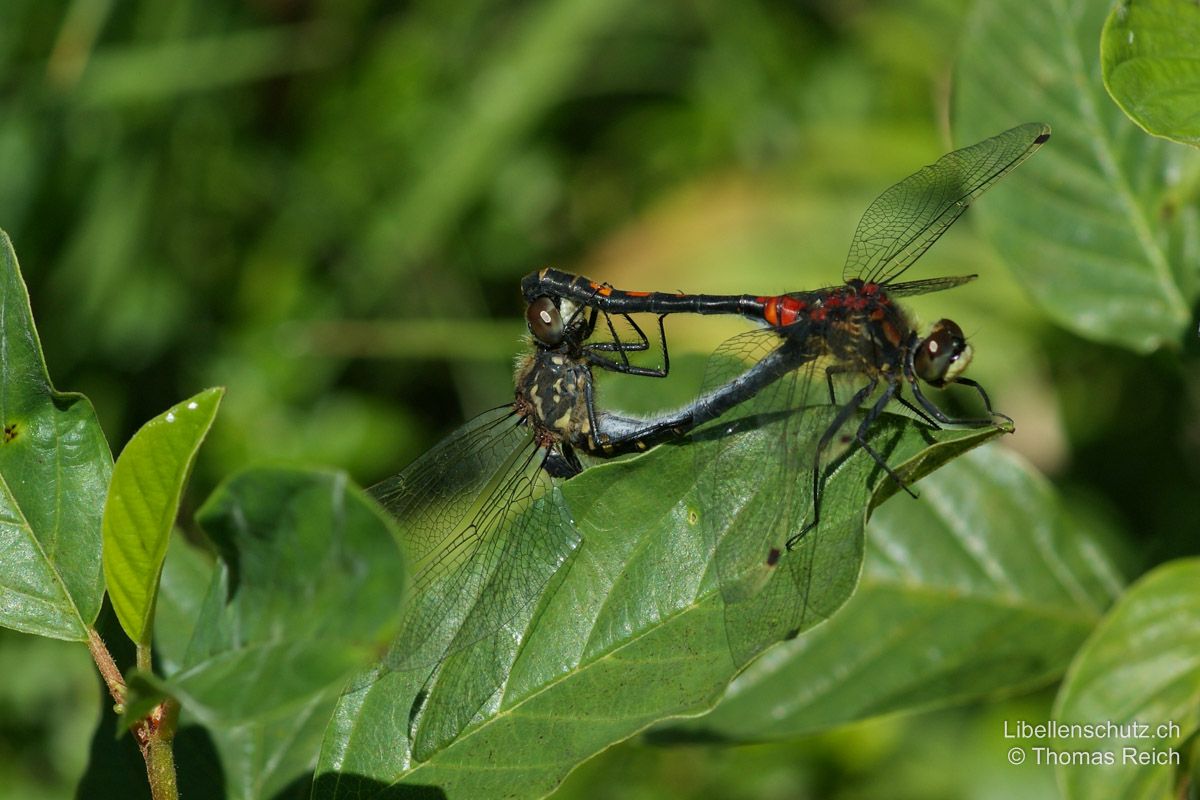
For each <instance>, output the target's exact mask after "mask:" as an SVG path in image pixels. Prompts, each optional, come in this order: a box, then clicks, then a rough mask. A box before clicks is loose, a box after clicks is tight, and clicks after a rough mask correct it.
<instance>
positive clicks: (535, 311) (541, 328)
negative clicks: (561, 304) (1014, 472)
mask: <svg viewBox="0 0 1200 800" xmlns="http://www.w3.org/2000/svg"><path fill="white" fill-rule="evenodd" d="M525 324H526V325H528V326H529V332H530V333H531V334H533V338H534V339H537V341H538V343H540V344H543V345H545V346H546V347H558V346H559V345H560V344H562V340H563V334H564V331H565V326H564V325H563V319H562V314H561V313H559V310H558V306H557V305H555V304H554V301H553V300H551V299H550V298H549V297H539V298H537V299H536V300H534V301H533V302H531V303H530V304H529V305H528V306H527V307H526V308H525Z"/></svg>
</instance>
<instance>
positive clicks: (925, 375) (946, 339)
mask: <svg viewBox="0 0 1200 800" xmlns="http://www.w3.org/2000/svg"><path fill="white" fill-rule="evenodd" d="M970 360H971V347H970V345H968V344H967V337H966V336H964V335H963V332H962V328H960V327H958V324H957V323H955V322H953V321H951V320H948V319H943V320H940V321H938V323H937V324H936V325H934V326H933V330H931V331H930V332H929V335H928V336H926V337H925V338H924V339H922V340H921V341H920V342H919V343H918V344H917V352H916V353H915V354H914V355H913V371H914V372H916V373H917V377H918V378H920V379H921V380H923V381H925V382H926V383H928V384H929V385H931V386H936V387H941V386H944V385H946V383H947V382H949V381H952V380H954V379H955V378H956V377H958V375H959V374H960V373H961V372H962V371H963V370H964V369H966V367H967V363H968V362H969V361H970Z"/></svg>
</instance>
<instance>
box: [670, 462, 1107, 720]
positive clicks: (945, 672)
mask: <svg viewBox="0 0 1200 800" xmlns="http://www.w3.org/2000/svg"><path fill="white" fill-rule="evenodd" d="M920 489H921V499H920V500H919V501H918V502H902V501H899V500H898V501H895V502H892V503H888V504H887V505H886V506H885V507H883V508H882V509H880V511H879V513H877V514H876V515H875V517H874V518H873V519H872V521H871V525H870V527H869V529H868V535H867V548H866V563H865V566H864V569H863V576H862V580H861V581H860V583H859V586H858V591H857V592H855V594H854V596H853V597H852V598H851V599H850V601H849V602H848V603H846V605H845V607H843V608H842V609H841V610H840V611H839V612H838V613H837V614H836V615H835V616H834V617H833V618H832V619H831V620H829V622H828V623H827V624H825V625H822V626H821V627H819V628H817V629H816V630H813V631H811V632H810V633H809V634H808V635H806V636H803V637H801V638H799V639H797V640H795V641H793V642H785V643H784V644H781V645H779V646H778V647H777V648H775V649H774V650H772V651H771V652H770V653H768V654H767V655H765V656H764V657H763V658H761V659H759V660H758V661H756V662H755V663H753V664H751V665H750V666H749V668H747V669H746V671H745V672H743V673H742V674H741V675H739V676H738V678H737V679H736V680H735V681H734V682H733V683H732V684H731V685H730V687H729V692H728V693H727V695H726V698H725V699H724V700H723V701H722V702H721V704H720V705H718V706H717V707H716V709H714V710H713V711H712V712H711V713H709V714H707V715H706V716H704V717H700V718H698V719H694V720H686V721H684V722H680V723H676V724H673V725H669V726H664V727H663V728H661V729H659V730H658V731H657V732H656V737H659V738H669V739H678V738H699V739H702V740H706V741H711V740H714V739H721V740H727V741H765V740H771V739H781V738H787V737H793V736H798V735H802V734H807V733H812V732H816V731H820V730H824V729H827V728H831V727H834V726H837V725H841V724H844V723H847V722H851V721H854V720H857V719H863V718H865V717H869V716H875V715H878V714H886V713H889V712H893V711H900V710H912V709H916V708H924V707H930V706H936V705H945V704H948V703H954V702H962V701H965V700H968V699H973V698H979V697H985V696H988V695H993V694H996V693H999V692H1004V693H1011V692H1015V691H1019V690H1022V689H1026V688H1029V687H1031V686H1036V685H1039V684H1042V683H1045V682H1046V681H1049V680H1051V679H1053V678H1055V677H1057V676H1058V675H1060V674H1061V673H1062V672H1063V671H1064V670H1065V669H1066V666H1067V664H1068V663H1069V661H1070V659H1071V657H1072V656H1073V655H1074V653H1075V650H1076V649H1077V648H1078V646H1079V644H1080V643H1081V642H1082V641H1083V639H1084V638H1085V637H1086V636H1087V635H1088V634H1089V633H1090V632H1091V630H1092V629H1093V628H1094V626H1095V625H1096V623H1097V622H1098V620H1099V618H1100V614H1101V613H1102V610H1103V609H1104V608H1105V607H1106V606H1107V605H1108V604H1109V603H1110V602H1111V601H1112V599H1113V598H1114V597H1115V595H1116V593H1117V592H1118V590H1119V588H1120V578H1119V577H1118V575H1117V573H1116V571H1115V569H1114V567H1113V565H1112V563H1111V562H1110V561H1109V560H1108V558H1107V557H1105V555H1104V554H1103V553H1102V552H1101V551H1100V550H1099V549H1098V548H1097V545H1096V542H1095V541H1094V540H1093V539H1092V538H1091V537H1090V536H1089V533H1088V531H1086V530H1084V529H1081V527H1080V526H1079V525H1077V524H1075V523H1074V522H1073V521H1072V520H1071V519H1069V518H1067V517H1066V516H1064V514H1063V513H1062V511H1061V509H1060V507H1059V505H1058V502H1057V499H1056V498H1055V496H1054V494H1053V493H1052V490H1051V488H1050V487H1049V486H1047V485H1046V484H1045V482H1044V481H1042V480H1040V479H1039V478H1037V477H1036V476H1035V475H1034V474H1033V473H1032V472H1031V471H1030V470H1029V469H1028V468H1026V467H1025V466H1024V465H1023V464H1022V463H1021V462H1020V461H1019V460H1018V459H1017V458H1016V457H1015V456H1013V455H1010V454H1008V453H1007V451H1005V450H1003V449H1001V448H999V447H985V448H981V449H979V450H975V451H973V452H971V453H969V454H967V455H966V456H965V457H964V458H962V459H960V460H958V461H955V462H954V463H953V464H950V465H949V466H947V467H946V468H945V469H944V470H941V471H939V472H938V473H936V474H935V475H933V476H931V477H930V478H928V479H927V480H925V481H923V482H922V483H921V486H920Z"/></svg>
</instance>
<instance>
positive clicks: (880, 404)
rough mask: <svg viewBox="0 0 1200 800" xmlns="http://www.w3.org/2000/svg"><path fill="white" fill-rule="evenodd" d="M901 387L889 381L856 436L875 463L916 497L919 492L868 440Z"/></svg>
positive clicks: (911, 495) (897, 483)
mask: <svg viewBox="0 0 1200 800" xmlns="http://www.w3.org/2000/svg"><path fill="white" fill-rule="evenodd" d="M899 388H900V385H899V384H898V383H893V382H891V381H889V382H888V385H887V388H886V389H884V391H883V394H882V395H880V396H879V399H878V400H877V401H875V405H873V406H871V410H870V411H868V412H867V416H866V417H864V418H863V421H862V423H861V424H860V425H859V426H858V430H857V431H856V432H855V434H854V438H855V440H856V441H857V442H858V443H859V445H861V446H862V449H863V450H866V451H867V453H868V454H869V455H870V456H871V458H873V459H875V463H876V464H878V465H879V466H881V467H883V470H884V472H886V473H887V474H888V477H890V478H891V479H892V480H894V481H895V482H896V485H897V486H899V487H900V488H901V489H903V490H904V491H906V492H908V494H909V496H910V497H912V498H914V499H915V498H916V496H917V493H916V492H914V491H913V490H912V489H910V488H909V487H908V484H907V483H905V482H904V479H903V478H901V477H900V476H899V475H898V474H896V471H895V470H894V469H892V468H891V467H890V466H888V463H887V461H886V460H884V458H883V456H881V455H879V452H878V451H877V450H876V449H875V448H874V447H872V446H871V445H870V444H869V443H868V442H867V431H868V430H870V428H871V425H872V424H873V423H874V422H875V420H877V419H879V415H880V414H882V413H883V409H884V407H885V406H887V404H888V403H889V402H890V401H891V399H892V397H893V396H895V395H896V393H897V390H898V389H899Z"/></svg>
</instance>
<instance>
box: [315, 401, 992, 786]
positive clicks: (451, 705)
mask: <svg viewBox="0 0 1200 800" xmlns="http://www.w3.org/2000/svg"><path fill="white" fill-rule="evenodd" d="M804 418H805V425H806V426H808V427H811V429H812V430H815V431H818V435H819V431H821V430H824V427H825V426H826V425H827V424H828V422H829V419H830V417H829V415H828V414H822V413H817V412H810V413H808V414H806V415H805V417H804ZM781 422H782V420H776V421H774V422H768V423H766V425H765V426H764V428H763V430H765V431H766V432H767V434H768V435H766V436H763V437H761V439H758V438H750V439H747V440H746V441H747V442H750V443H751V445H752V446H755V447H759V446H767V445H768V443H769V442H770V441H771V437H770V435H769V434H770V432H771V431H772V430H774V429H773V428H772V426H773V425H774V426H778V425H779V424H781ZM876 430H877V433H876V434H875V435H876V437H877V438H876V439H875V440H874V441H875V443H876V445H877V446H878V447H879V448H880V449H881V450H882V451H883V452H884V453H885V454H886V455H887V457H888V459H889V463H892V464H894V465H897V466H898V467H899V469H900V470H901V471H902V472H903V473H904V474H908V475H910V477H912V478H915V477H918V476H919V475H920V474H921V473H922V472H923V471H925V470H927V469H932V468H934V467H936V466H937V465H938V463H940V462H939V460H938V458H939V457H938V456H936V455H935V456H934V457H931V458H928V459H924V460H923V459H922V458H921V456H922V455H928V454H929V450H930V447H929V445H930V439H929V438H927V437H928V436H929V434H928V432H927V431H924V430H922V429H920V428H919V427H917V426H915V425H912V424H911V422H909V421H908V420H904V419H902V418H897V417H886V418H885V419H884V420H881V421H880V423H879V425H878V428H877V429H876ZM776 432H778V431H777V430H776ZM792 433H797V432H796V431H794V430H793V431H792ZM996 433H997V431H996V430H995V429H984V430H975V431H942V432H939V433H938V434H936V441H938V442H940V444H935V445H934V446H933V448H932V450H933V452H934V453H935V454H936V453H941V454H942V455H943V456H944V457H948V456H949V455H950V454H952V453H953V452H954V450H955V449H956V448H957V447H962V446H967V445H968V444H978V443H980V442H982V441H984V440H986V439H988V438H990V437H992V436H994V435H996ZM720 440H721V435H720V434H716V435H704V434H703V433H702V434H701V435H698V436H697V437H695V438H694V439H693V440H692V441H689V442H688V443H687V444H686V445H684V446H664V447H660V448H657V449H656V450H654V451H652V452H651V453H648V454H646V455H645V456H642V457H639V458H634V459H630V460H627V461H623V462H620V463H616V464H609V465H603V466H598V467H595V468H593V469H590V470H588V471H586V472H585V473H584V474H583V475H581V476H579V477H577V478H575V479H573V480H571V481H569V482H567V483H566V484H565V485H564V486H563V487H562V488H561V490H556V491H561V494H562V497H561V498H557V497H555V498H554V500H555V501H556V502H566V503H568V504H569V507H570V509H571V510H572V511H573V512H574V513H573V515H572V516H573V519H574V520H575V522H576V525H577V527H578V530H579V531H580V533H581V534H582V535H583V543H582V544H581V545H580V547H579V549H578V550H576V551H575V553H574V555H573V557H572V559H571V560H570V561H569V562H568V564H567V565H566V566H565V567H564V568H563V569H561V570H560V571H559V572H558V573H557V574H556V575H555V577H554V579H553V580H552V581H551V582H550V584H549V586H547V587H546V589H545V591H544V592H543V593H542V595H541V598H540V600H539V601H538V602H537V603H535V604H531V606H530V607H529V608H527V609H525V611H524V612H522V614H521V615H520V617H519V618H518V619H514V620H513V621H512V622H511V623H510V624H509V625H507V626H506V627H505V629H504V630H503V631H501V632H500V633H498V634H497V635H496V636H494V637H492V638H490V639H486V640H484V641H481V642H478V643H477V644H475V645H473V646H471V647H469V648H467V649H465V650H462V651H459V652H456V653H453V654H451V655H450V656H449V657H448V658H446V659H445V660H444V661H443V662H442V663H441V664H440V665H438V666H437V667H436V668H433V669H432V670H431V669H430V668H426V669H424V670H417V669H414V670H410V671H408V672H403V673H401V672H395V671H392V672H387V671H382V672H380V673H378V674H376V675H374V676H373V680H372V681H370V682H367V683H364V684H362V685H359V686H357V687H356V688H355V690H353V691H351V692H349V693H347V695H346V696H345V697H344V698H343V699H342V701H341V702H340V704H339V707H338V710H337V712H336V714H335V716H334V719H333V722H332V724H331V725H330V728H329V730H328V731H327V734H326V740H325V745H324V748H323V752H322V758H321V763H320V767H319V772H318V779H317V783H316V796H319V797H347V796H356V797H358V796H364V795H365V796H374V794H373V793H374V792H380V791H382V790H383V789H384V787H388V786H392V785H393V784H397V783H400V784H403V785H404V786H398V787H394V791H395V792H396V794H397V795H400V794H403V793H404V789H405V788H411V789H413V790H414V791H416V787H418V786H436V787H439V788H440V789H442V790H444V791H445V792H446V793H447V795H448V796H451V797H496V796H510V797H538V796H542V795H544V794H546V793H547V792H549V791H550V790H552V789H553V788H554V787H555V786H556V785H557V784H558V783H559V782H560V781H561V780H562V779H563V777H564V776H565V775H566V774H567V772H569V771H570V770H571V769H572V768H573V767H574V766H575V765H576V764H578V763H579V762H581V761H583V760H584V759H586V758H588V757H590V756H591V755H593V754H595V753H597V752H599V751H600V750H602V749H604V748H605V747H607V746H608V745H610V744H612V743H613V742H616V741H620V740H622V739H624V738H627V737H629V736H631V735H633V734H635V733H637V732H638V731H639V730H642V729H644V728H646V727H647V726H649V725H651V724H653V723H654V722H655V721H657V720H659V719H662V718H663V717H667V716H672V715H677V714H686V713H693V714H694V713H697V712H699V711H702V710H704V709H706V708H708V707H710V706H711V705H712V704H713V703H714V702H715V701H716V700H717V698H718V697H719V696H720V694H721V692H722V691H723V690H724V687H725V685H726V684H727V683H728V681H729V680H730V679H731V678H732V677H733V675H734V674H735V673H736V672H737V670H738V669H739V667H740V664H738V663H737V662H738V660H739V659H738V658H736V657H735V656H734V655H733V654H732V652H731V645H730V643H729V642H730V641H731V640H733V639H738V640H739V644H738V649H739V650H742V649H743V647H744V646H745V645H746V642H747V641H749V640H748V639H747V638H746V636H745V632H746V631H747V630H752V631H754V633H755V635H760V634H761V633H762V632H763V630H764V629H763V628H762V627H761V626H756V625H754V622H755V621H754V620H752V619H749V618H748V617H747V616H746V615H745V614H743V613H741V607H742V606H745V607H751V606H752V604H751V603H737V604H735V605H734V606H733V607H732V608H733V609H734V613H732V614H730V613H727V610H726V608H725V603H724V601H723V599H722V592H721V591H720V588H719V587H718V580H717V577H716V574H717V571H716V570H715V569H714V566H713V552H714V546H715V544H716V540H715V539H714V538H713V537H711V536H709V535H707V534H706V533H705V532H704V531H705V526H704V525H702V524H700V520H701V516H702V515H703V514H704V513H706V512H705V508H706V505H705V503H704V502H703V498H700V497H698V491H699V490H698V487H701V486H703V485H704V484H705V482H704V471H705V470H706V469H707V468H708V466H709V465H710V464H711V463H712V461H713V457H714V454H715V453H717V452H718V448H719V447H720V446H721V444H722V443H721V441H720ZM770 452H774V451H770ZM761 454H762V452H761V451H760V455H761ZM761 463H762V462H761V461H760V465H761ZM918 463H921V464H922V466H919V467H918V466H916V465H917V464H918ZM768 472H769V471H763V470H761V469H760V472H759V473H758V474H759V475H764V476H765V475H767V474H768ZM880 474H881V473H880V470H879V468H878V466H877V465H876V464H875V463H874V462H873V461H871V459H870V458H869V457H867V456H866V455H865V454H864V453H863V452H862V451H861V450H859V449H855V450H853V451H851V452H850V454H849V455H847V456H846V457H845V458H844V460H843V461H841V462H840V463H839V464H838V465H837V466H836V468H835V469H834V470H832V472H831V474H830V475H829V477H828V480H827V482H826V489H825V491H826V495H825V503H824V504H823V506H822V521H821V528H820V529H819V531H818V532H816V533H814V534H810V535H809V536H808V537H806V538H805V539H804V540H802V541H801V544H800V546H799V547H797V548H796V549H795V550H793V551H790V552H787V553H786V554H784V555H783V556H782V559H781V561H780V562H779V566H780V568H779V569H778V570H776V572H775V573H774V574H773V576H772V577H770V578H768V579H767V583H766V584H765V586H764V588H763V592H764V594H770V593H771V592H772V591H773V587H776V586H777V585H780V586H783V587H784V588H781V589H779V592H780V593H782V592H784V591H790V592H791V600H792V602H793V603H803V602H804V601H803V596H802V595H801V594H800V593H799V592H801V591H804V593H805V595H807V594H808V592H807V591H806V588H807V587H800V586H796V585H792V584H780V582H782V581H789V580H790V579H791V577H793V576H794V575H795V574H797V573H798V574H801V575H808V576H818V578H817V580H818V581H819V582H820V587H819V588H820V592H819V594H820V596H821V598H822V601H823V604H824V605H823V606H822V607H821V608H820V609H819V611H820V613H814V614H812V615H811V616H810V618H808V619H807V620H806V621H804V622H803V623H802V624H801V625H800V627H802V628H803V627H808V626H811V625H812V624H815V623H816V622H817V621H819V620H820V619H821V613H831V611H832V609H833V608H836V605H837V604H840V603H841V602H843V601H844V600H845V598H846V597H847V596H848V595H849V594H850V592H851V591H852V589H853V587H854V584H855V582H856V580H857V577H858V573H859V569H860V565H861V560H862V529H863V524H864V520H865V516H866V508H867V506H868V504H869V502H870V498H871V490H870V487H871V486H872V485H874V484H875V483H877V482H878V481H879V478H880ZM773 491H775V492H777V493H781V492H782V491H783V488H782V487H779V486H775V487H773ZM756 500H757V501H761V502H769V497H767V496H766V495H764V496H762V497H757V498H756ZM777 511H778V513H779V514H782V515H788V514H794V515H796V516H800V515H803V514H805V513H806V510H805V509H802V508H798V509H788V508H784V507H781V506H777ZM738 533H741V534H743V535H745V534H747V533H748V532H747V531H745V530H741V529H730V530H722V531H717V532H716V535H717V537H722V536H726V535H736V534H738ZM793 565H808V566H811V569H803V570H798V569H796V568H795V567H794V566H793ZM814 586H816V584H814ZM788 632H789V631H787V630H784V629H782V628H781V629H779V630H775V631H774V634H775V638H776V639H778V638H782V637H783V636H785V635H786V634H787V633H788ZM770 643H771V642H768V641H758V642H757V646H758V648H759V649H762V648H763V647H766V646H768V645H769V644H770ZM501 753H502V754H503V756H500V755H499V754H501ZM389 796H390V795H389Z"/></svg>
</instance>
